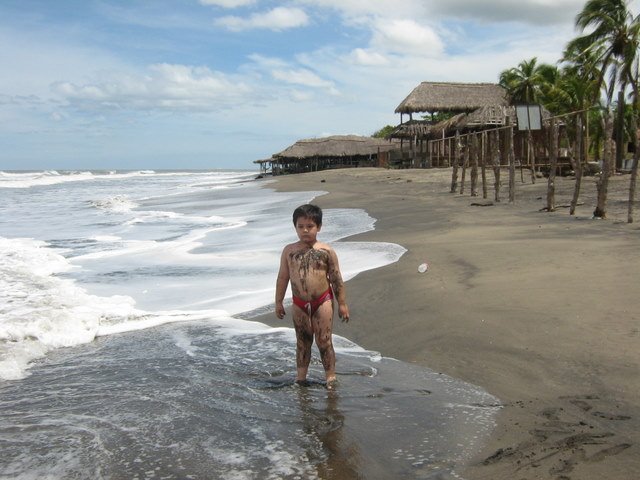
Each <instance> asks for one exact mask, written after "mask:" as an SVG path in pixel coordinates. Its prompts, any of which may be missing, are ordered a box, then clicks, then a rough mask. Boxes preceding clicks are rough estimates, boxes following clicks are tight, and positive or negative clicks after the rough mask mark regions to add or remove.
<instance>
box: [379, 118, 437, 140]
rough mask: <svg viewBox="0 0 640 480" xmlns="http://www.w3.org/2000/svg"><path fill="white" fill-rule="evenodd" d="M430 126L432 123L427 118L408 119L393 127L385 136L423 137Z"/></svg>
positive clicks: (429, 130) (427, 132)
mask: <svg viewBox="0 0 640 480" xmlns="http://www.w3.org/2000/svg"><path fill="white" fill-rule="evenodd" d="M432 128H433V124H432V123H431V122H430V121H429V120H409V121H408V122H404V123H401V124H400V125H398V126H397V127H395V128H394V129H393V131H392V132H391V133H390V134H389V135H387V137H386V138H414V137H425V136H427V135H428V134H429V133H430V132H431V129H432Z"/></svg>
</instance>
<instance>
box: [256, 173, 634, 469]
mask: <svg viewBox="0 0 640 480" xmlns="http://www.w3.org/2000/svg"><path fill="white" fill-rule="evenodd" d="M487 176H488V178H490V180H489V183H490V184H491V185H489V187H488V188H489V192H488V197H489V198H488V199H484V198H482V194H480V196H479V197H471V196H469V193H468V192H469V186H468V184H467V185H466V187H465V188H466V193H464V194H459V193H454V194H452V193H450V191H449V189H450V182H451V170H450V169H431V170H386V169H376V168H363V169H359V168H358V169H344V170H329V171H322V172H313V173H305V174H296V175H287V176H281V177H276V178H275V182H269V183H265V185H266V186H267V188H275V189H277V190H282V191H318V190H323V191H326V192H328V194H327V195H322V196H320V197H318V198H316V199H315V203H317V204H318V205H319V206H321V207H323V208H362V209H364V210H366V211H367V212H368V213H369V214H370V215H371V216H372V217H374V218H375V219H376V226H375V230H374V231H370V232H365V233H362V234H359V235H356V236H354V237H350V238H349V239H347V240H345V241H351V240H353V241H381V242H392V243H397V244H399V245H401V246H403V247H405V248H406V249H407V250H408V251H407V253H405V254H404V255H403V256H402V258H401V259H400V260H399V261H398V262H396V263H394V264H391V265H388V266H386V267H382V268H378V269H375V270H370V271H366V272H363V273H360V274H359V275H357V276H356V277H355V278H354V279H351V280H349V281H348V282H347V293H348V302H349V306H350V309H351V317H352V320H351V321H350V322H349V323H348V324H341V323H336V324H335V328H334V333H335V334H337V335H341V336H344V337H347V338H349V339H350V340H352V341H354V342H356V343H358V344H359V345H361V346H362V347H364V348H366V349H369V350H376V351H379V352H380V353H381V354H382V355H383V356H386V357H392V358H396V359H399V360H402V361H405V362H409V363H414V364H418V365H422V366H425V367H428V368H430V369H432V370H436V371H438V372H442V373H445V374H447V375H449V376H452V377H456V378H459V379H462V380H464V381H467V382H469V383H473V384H475V385H479V386H481V387H483V388H484V389H485V390H487V391H488V392H489V393H491V394H492V395H495V396H496V397H498V398H500V400H501V402H502V405H503V408H502V409H501V412H500V413H499V415H498V418H497V422H498V425H497V427H496V429H495V431H494V433H493V435H492V437H491V439H490V441H489V442H488V444H487V445H486V446H485V448H483V449H482V451H480V452H479V453H478V455H477V456H476V458H475V459H474V460H473V461H472V463H471V464H470V465H469V466H468V468H467V469H466V470H465V471H464V472H462V474H463V477H464V478H468V479H514V478H518V479H538V478H540V479H546V478H551V479H563V480H567V479H586V480H591V479H593V480H595V479H600V478H607V479H610V480H613V479H620V480H623V479H628V478H632V477H633V476H634V475H635V474H637V472H639V471H640V460H639V459H640V447H639V444H640V439H639V434H638V433H637V432H638V431H639V428H638V427H640V421H639V419H640V415H639V414H640V408H639V407H638V404H637V398H638V395H639V394H640V378H639V376H638V374H637V372H638V366H639V365H640V350H639V349H638V340H639V338H640V334H639V332H638V316H639V313H638V312H640V298H639V297H638V295H637V288H636V287H635V285H634V283H635V282H636V281H637V272H636V269H637V265H638V257H639V256H640V248H638V247H640V228H639V227H638V225H637V223H635V224H627V223H626V198H627V196H628V193H627V189H628V182H629V177H628V176H615V177H613V178H612V179H611V186H610V193H609V214H608V217H609V218H608V219H606V220H593V219H591V213H592V211H593V208H594V206H595V203H594V198H595V179H594V178H593V177H587V178H585V179H583V186H582V195H581V198H580V203H579V206H578V208H577V212H576V215H575V216H574V217H572V216H570V215H569V214H568V208H565V207H564V206H561V207H559V208H558V209H557V211H556V212H551V213H549V212H543V211H541V209H542V208H543V207H544V206H545V201H546V185H547V182H546V179H543V178H539V179H537V181H536V183H535V184H532V183H531V180H530V179H529V178H527V175H525V177H524V181H521V180H520V177H519V176H518V180H517V185H516V201H515V202H514V203H509V202H508V192H507V191H506V186H505V187H503V189H502V195H503V199H502V201H501V202H500V203H495V202H493V201H492V197H493V192H492V181H493V179H492V175H491V174H488V175H487ZM505 177H506V175H505ZM503 182H504V183H506V178H503ZM573 185H574V180H573V178H571V177H560V178H557V180H556V204H557V205H567V204H568V203H569V202H570V199H571V194H572V192H573ZM637 211H638V208H637V207H636V212H637ZM283 228H286V226H284V225H283ZM425 262H426V263H428V265H429V270H428V271H427V272H426V273H419V272H418V270H417V269H418V266H419V265H420V264H422V263H425ZM274 282H275V279H274ZM255 320H257V321H261V322H264V323H267V324H269V325H272V326H289V324H290V316H289V317H285V320H282V321H279V320H277V319H276V318H275V316H274V315H273V314H266V315H263V316H260V317H257V318H255ZM338 362H339V359H338Z"/></svg>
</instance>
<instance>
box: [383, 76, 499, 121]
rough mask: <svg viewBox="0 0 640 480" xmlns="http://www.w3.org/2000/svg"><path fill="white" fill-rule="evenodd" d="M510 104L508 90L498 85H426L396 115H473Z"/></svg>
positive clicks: (408, 97) (409, 96)
mask: <svg viewBox="0 0 640 480" xmlns="http://www.w3.org/2000/svg"><path fill="white" fill-rule="evenodd" d="M508 104H509V100H508V98H507V92H506V90H505V89H504V88H503V87H501V86H500V85H498V84H495V83H447V82H422V83H421V84H420V85H418V86H417V87H416V88H414V89H413V91H412V92H411V93H410V94H409V95H408V96H407V98H405V99H404V100H403V101H402V102H401V103H400V105H398V106H397V107H396V110H395V112H396V113H401V114H402V113H409V114H411V113H417V112H470V111H472V110H476V109H478V108H480V107H484V106H488V105H502V106H506V105H508Z"/></svg>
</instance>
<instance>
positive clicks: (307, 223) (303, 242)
mask: <svg viewBox="0 0 640 480" xmlns="http://www.w3.org/2000/svg"><path fill="white" fill-rule="evenodd" d="M293 225H294V227H295V229H296V233H297V234H298V238H299V241H297V242H296V243H292V244H290V245H287V246H286V247H284V249H283V250H282V256H281V258H280V271H279V272H278V279H277V282H276V316H277V317H278V318H280V319H281V318H283V317H284V315H285V310H284V306H283V305H282V301H283V300H284V295H285V292H286V290H287V286H288V284H289V282H291V291H292V293H293V304H294V306H293V309H292V314H293V325H294V327H295V331H296V366H297V375H296V382H298V383H303V382H304V381H305V380H306V379H307V370H308V368H309V362H310V361H311V346H312V344H313V339H314V337H315V340H316V344H317V345H318V350H319V351H320V358H321V359H322V365H323V367H324V371H325V375H326V378H327V386H329V387H331V386H332V384H333V383H334V382H335V380H336V355H335V352H334V350H333V341H332V338H331V335H332V327H333V297H334V295H335V297H336V299H337V301H338V315H339V317H340V318H341V319H342V321H343V322H348V321H349V307H348V306H347V303H346V293H345V288H344V282H343V280H342V274H341V273H340V267H339V266H338V257H337V255H336V252H335V251H334V250H333V249H332V248H331V247H330V246H329V245H327V244H326V243H321V242H319V241H318V240H317V238H316V237H317V235H318V232H319V231H320V228H321V227H322V210H321V209H320V207H317V206H316V205H302V206H300V207H298V208H296V209H295V211H294V212H293Z"/></svg>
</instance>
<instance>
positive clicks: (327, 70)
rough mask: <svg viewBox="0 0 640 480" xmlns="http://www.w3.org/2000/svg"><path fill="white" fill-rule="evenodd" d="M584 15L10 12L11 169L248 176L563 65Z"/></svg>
mask: <svg viewBox="0 0 640 480" xmlns="http://www.w3.org/2000/svg"><path fill="white" fill-rule="evenodd" d="M583 3H584V1H583V0H486V1H484V0H446V1H445V0H290V1H280V2H276V1H269V0H55V1H53V0H2V1H1V2H0V62H2V66H3V67H2V75H0V170H9V169H88V168H94V169H98V168H105V169H116V168H120V169H123V168H129V169H140V168H156V169H160V168H243V169H251V168H254V167H255V166H254V164H253V163H252V162H253V160H256V159H261V158H267V157H270V156H271V154H273V153H276V152H278V151H280V150H283V149H284V148H286V147H287V146H289V145H290V144H292V143H293V142H295V141H296V140H298V139H301V138H310V137H318V136H325V135H334V134H359V135H370V134H372V133H373V132H374V131H376V130H378V129H379V128H381V127H383V126H384V125H386V124H394V125H395V124H397V123H399V122H400V117H399V115H397V114H394V110H395V107H396V106H397V105H398V104H399V103H400V102H401V101H402V100H403V99H404V97H406V96H407V94H409V92H410V91H411V90H412V89H413V88H414V87H415V86H416V85H418V84H419V83H420V82H422V81H462V82H497V79H498V75H499V73H500V72H501V71H502V70H504V69H506V68H510V67H513V66H516V65H517V64H518V63H519V62H520V61H521V60H523V59H530V58H532V57H534V56H536V57H538V58H539V60H540V61H544V62H549V63H555V62H556V61H557V60H558V59H559V57H560V55H561V52H562V49H563V47H564V45H565V44H566V42H567V41H568V40H569V39H570V38H572V37H574V36H575V34H576V32H575V30H574V28H573V21H574V18H575V15H576V13H577V12H578V11H579V10H580V9H581V8H582V5H583ZM635 11H637V9H636V10H635Z"/></svg>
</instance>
